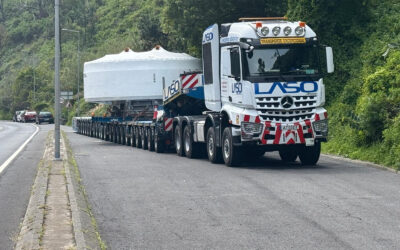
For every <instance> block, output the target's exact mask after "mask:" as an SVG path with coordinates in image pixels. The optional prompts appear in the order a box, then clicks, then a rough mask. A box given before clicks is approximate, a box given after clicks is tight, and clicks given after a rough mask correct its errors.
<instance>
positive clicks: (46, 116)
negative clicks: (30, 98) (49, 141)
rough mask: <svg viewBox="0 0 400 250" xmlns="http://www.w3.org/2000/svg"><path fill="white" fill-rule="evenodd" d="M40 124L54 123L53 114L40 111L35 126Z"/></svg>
mask: <svg viewBox="0 0 400 250" xmlns="http://www.w3.org/2000/svg"><path fill="white" fill-rule="evenodd" d="M42 122H47V123H49V124H50V123H54V118H53V114H52V113H51V112H49V111H40V112H39V114H38V115H37V116H36V124H40V123H42Z"/></svg>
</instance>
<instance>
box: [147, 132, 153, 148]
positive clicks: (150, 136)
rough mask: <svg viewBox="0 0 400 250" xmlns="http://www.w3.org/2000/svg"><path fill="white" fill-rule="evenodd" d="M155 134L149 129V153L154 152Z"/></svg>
mask: <svg viewBox="0 0 400 250" xmlns="http://www.w3.org/2000/svg"><path fill="white" fill-rule="evenodd" d="M153 137H154V136H153V132H152V129H151V128H149V129H148V130H147V149H148V150H149V151H154V140H153Z"/></svg>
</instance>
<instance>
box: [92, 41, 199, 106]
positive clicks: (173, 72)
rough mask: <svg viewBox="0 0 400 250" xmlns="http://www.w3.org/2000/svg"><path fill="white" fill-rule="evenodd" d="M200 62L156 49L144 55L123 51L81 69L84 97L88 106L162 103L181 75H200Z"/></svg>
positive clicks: (127, 50)
mask: <svg viewBox="0 0 400 250" xmlns="http://www.w3.org/2000/svg"><path fill="white" fill-rule="evenodd" d="M200 70H201V61H200V60H199V59H197V58H194V57H192V56H190V55H188V54H185V53H173V52H169V51H167V50H165V49H163V48H162V47H160V46H156V47H155V48H154V49H152V50H150V51H146V52H134V51H132V50H130V49H126V50H124V51H123V52H121V53H119V54H113V55H106V56H104V57H102V58H99V59H97V60H94V61H90V62H86V63H85V65H84V91H85V92H84V93H85V94H84V97H85V99H86V101H88V102H99V103H101V102H111V101H126V100H154V99H162V78H163V77H164V78H165V82H166V83H167V84H168V83H170V82H172V81H173V80H176V79H178V78H179V75H180V74H182V73H183V72H185V71H200Z"/></svg>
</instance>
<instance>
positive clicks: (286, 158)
mask: <svg viewBox="0 0 400 250" xmlns="http://www.w3.org/2000/svg"><path fill="white" fill-rule="evenodd" d="M279 156H280V157H281V160H282V161H283V162H295V161H296V159H297V152H296V150H294V149H281V150H279Z"/></svg>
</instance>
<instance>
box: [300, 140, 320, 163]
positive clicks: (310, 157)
mask: <svg viewBox="0 0 400 250" xmlns="http://www.w3.org/2000/svg"><path fill="white" fill-rule="evenodd" d="M320 154H321V143H319V142H315V144H314V146H312V147H306V146H304V147H303V148H302V149H301V150H300V152H299V158H300V161H301V164H302V165H310V166H314V165H315V164H317V162H318V160H319V155H320Z"/></svg>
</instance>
